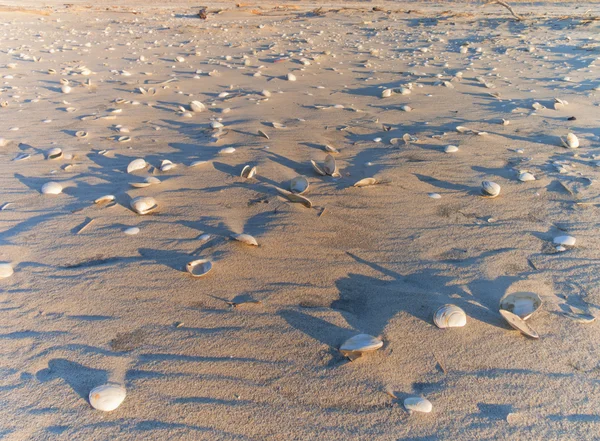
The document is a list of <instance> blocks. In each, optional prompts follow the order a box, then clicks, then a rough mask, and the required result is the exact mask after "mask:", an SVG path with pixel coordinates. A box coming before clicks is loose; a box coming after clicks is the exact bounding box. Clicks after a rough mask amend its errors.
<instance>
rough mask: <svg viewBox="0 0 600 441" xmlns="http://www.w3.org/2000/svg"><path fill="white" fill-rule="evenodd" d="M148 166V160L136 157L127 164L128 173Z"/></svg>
mask: <svg viewBox="0 0 600 441" xmlns="http://www.w3.org/2000/svg"><path fill="white" fill-rule="evenodd" d="M147 166H148V163H147V162H146V160H144V159H142V158H138V159H134V160H133V161H131V162H130V163H129V165H128V166H127V173H133V172H134V171H138V170H143V169H145V168H146V167H147Z"/></svg>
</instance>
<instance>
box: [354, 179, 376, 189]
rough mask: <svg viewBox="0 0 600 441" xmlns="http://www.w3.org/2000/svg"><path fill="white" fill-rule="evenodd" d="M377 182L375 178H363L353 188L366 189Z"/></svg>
mask: <svg viewBox="0 0 600 441" xmlns="http://www.w3.org/2000/svg"><path fill="white" fill-rule="evenodd" d="M378 183H379V181H377V179H375V178H364V179H361V180H360V181H358V182H356V183H355V184H354V187H368V186H370V185H375V184H378Z"/></svg>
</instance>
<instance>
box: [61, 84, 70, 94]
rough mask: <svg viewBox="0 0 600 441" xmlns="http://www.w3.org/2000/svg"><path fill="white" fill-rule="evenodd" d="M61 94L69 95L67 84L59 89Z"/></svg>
mask: <svg viewBox="0 0 600 441" xmlns="http://www.w3.org/2000/svg"><path fill="white" fill-rule="evenodd" d="M60 90H61V92H62V93H71V90H72V89H71V86H69V85H68V84H64V85H63V86H62V87H61V88H60Z"/></svg>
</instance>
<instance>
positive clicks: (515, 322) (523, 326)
mask: <svg viewBox="0 0 600 441" xmlns="http://www.w3.org/2000/svg"><path fill="white" fill-rule="evenodd" d="M500 315H501V316H502V317H504V320H506V321H507V322H508V324H509V325H510V326H512V327H513V328H514V329H516V330H517V331H520V332H521V333H522V334H524V335H526V336H528V337H531V338H540V336H539V335H538V333H537V332H535V330H534V329H533V328H532V327H531V326H529V325H528V324H527V323H525V321H524V320H522V319H521V318H520V317H519V316H518V315H515V314H513V313H512V312H510V311H506V310H504V309H501V310H500Z"/></svg>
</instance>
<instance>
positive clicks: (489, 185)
mask: <svg viewBox="0 0 600 441" xmlns="http://www.w3.org/2000/svg"><path fill="white" fill-rule="evenodd" d="M499 194H500V186H499V185H498V184H496V183H495V182H492V181H483V182H482V183H481V195H482V196H484V197H487V198H495V197H496V196H498V195H499Z"/></svg>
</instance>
